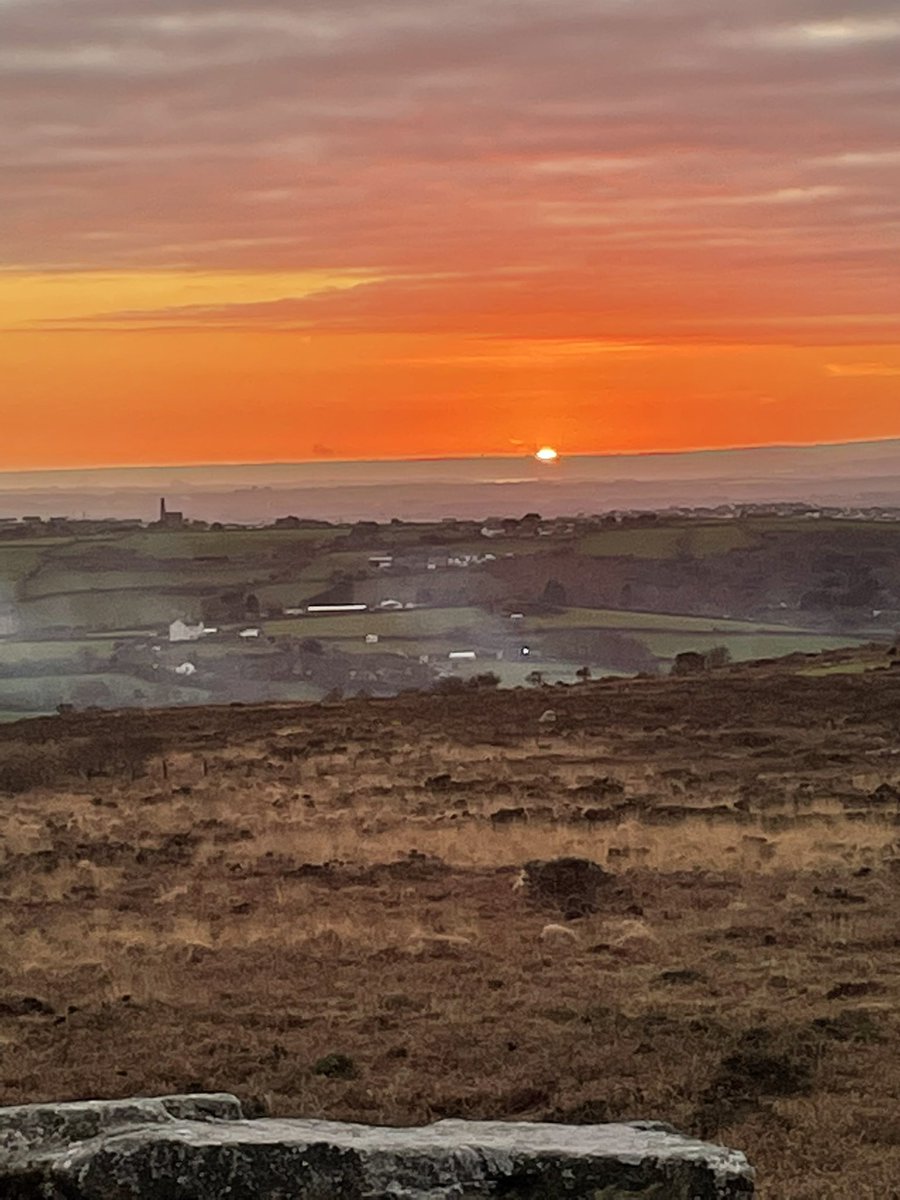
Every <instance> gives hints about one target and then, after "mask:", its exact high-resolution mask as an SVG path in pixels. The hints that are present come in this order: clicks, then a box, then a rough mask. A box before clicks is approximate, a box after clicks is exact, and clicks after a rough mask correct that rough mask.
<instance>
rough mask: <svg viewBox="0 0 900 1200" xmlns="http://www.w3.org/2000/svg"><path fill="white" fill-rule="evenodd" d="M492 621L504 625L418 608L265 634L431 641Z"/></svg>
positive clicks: (456, 611)
mask: <svg viewBox="0 0 900 1200" xmlns="http://www.w3.org/2000/svg"><path fill="white" fill-rule="evenodd" d="M492 621H495V622H497V624H500V623H501V619H499V618H491V617H490V616H488V615H487V614H486V613H484V612H482V610H481V609H478V608H417V609H406V610H403V611H395V612H388V611H386V612H367V613H347V614H346V615H336V616H332V615H330V614H327V615H322V616H317V615H315V614H312V615H311V616H303V617H289V618H285V619H284V620H275V621H266V622H265V631H266V633H270V634H274V635H283V634H291V635H293V636H295V637H314V638H330V637H342V638H343V637H349V638H352V637H356V638H360V639H361V638H363V637H365V635H366V634H367V633H377V634H379V635H380V636H384V637H390V636H391V635H393V636H394V637H403V638H416V637H423V638H430V637H440V636H445V635H446V634H448V633H452V632H454V631H455V630H460V631H467V630H478V629H480V628H484V627H485V626H487V625H489V624H490V623H491V622H492Z"/></svg>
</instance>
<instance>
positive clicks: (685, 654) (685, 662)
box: [672, 650, 706, 675]
mask: <svg viewBox="0 0 900 1200" xmlns="http://www.w3.org/2000/svg"><path fill="white" fill-rule="evenodd" d="M705 670H706V655H705V654H700V653H699V652H698V651H696V650H683V651H682V652H681V654H676V655H675V661H674V662H673V663H672V674H673V675H699V674H701V673H702V672H703V671H705Z"/></svg>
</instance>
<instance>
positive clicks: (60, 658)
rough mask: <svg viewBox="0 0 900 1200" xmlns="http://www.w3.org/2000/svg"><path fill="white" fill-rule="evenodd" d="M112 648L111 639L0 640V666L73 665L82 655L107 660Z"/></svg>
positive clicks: (113, 643)
mask: <svg viewBox="0 0 900 1200" xmlns="http://www.w3.org/2000/svg"><path fill="white" fill-rule="evenodd" d="M114 646H115V641H114V639H112V638H82V639H71V640H69V639H66V640H59V641H55V640H54V641H37V642H28V641H11V640H6V639H2V640H0V664H2V665H4V666H18V665H23V666H24V665H26V664H28V663H45V662H72V663H73V664H74V663H77V661H78V659H79V657H80V656H82V655H84V654H90V655H91V656H95V655H96V656H99V657H101V658H108V657H109V655H110V654H111V653H112V651H113V647H114Z"/></svg>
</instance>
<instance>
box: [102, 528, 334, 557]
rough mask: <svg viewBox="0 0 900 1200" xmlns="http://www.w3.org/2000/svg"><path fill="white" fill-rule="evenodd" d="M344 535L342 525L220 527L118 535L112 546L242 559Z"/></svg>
mask: <svg viewBox="0 0 900 1200" xmlns="http://www.w3.org/2000/svg"><path fill="white" fill-rule="evenodd" d="M346 534H347V530H346V528H343V527H339V526H336V527H335V528H333V529H223V530H221V531H219V530H208V531H205V532H198V533H195V532H191V531H186V532H184V533H182V532H179V531H177V530H174V531H169V530H147V531H145V532H142V533H132V534H129V535H128V536H127V537H123V538H119V539H118V540H117V541H116V545H117V546H118V547H120V548H121V549H122V550H136V551H137V552H138V553H139V554H143V555H147V556H148V557H150V558H160V559H166V558H196V557H198V556H204V557H209V556H215V557H219V556H224V557H226V558H240V559H245V560H246V559H255V558H259V557H261V556H270V557H271V556H272V555H273V554H275V555H278V554H281V553H285V552H289V551H290V549H291V547H292V546H297V547H300V548H302V549H303V550H304V551H306V550H307V549H308V548H309V546H310V544H312V545H315V544H316V543H321V544H322V545H328V544H330V543H331V542H334V541H336V540H337V539H339V538H343V537H345V536H346Z"/></svg>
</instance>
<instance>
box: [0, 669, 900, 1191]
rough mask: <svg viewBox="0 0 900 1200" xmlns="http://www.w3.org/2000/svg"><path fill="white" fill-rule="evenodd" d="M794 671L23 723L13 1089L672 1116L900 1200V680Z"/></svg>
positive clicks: (366, 1108)
mask: <svg viewBox="0 0 900 1200" xmlns="http://www.w3.org/2000/svg"><path fill="white" fill-rule="evenodd" d="M794 670H795V668H794V667H792V666H791V665H782V666H774V667H770V668H745V667H729V668H725V669H722V670H712V671H705V672H703V673H702V674H701V675H699V676H697V677H690V678H685V679H679V678H670V679H648V680H638V681H622V682H611V681H605V682H595V681H585V682H583V683H582V684H581V685H580V686H578V687H573V688H567V689H556V688H554V689H552V690H550V691H549V692H548V689H546V688H530V689H523V690H521V691H511V692H503V691H498V690H497V689H496V688H494V687H491V686H485V687H472V688H467V687H464V688H462V689H461V690H459V691H453V692H446V693H444V694H430V695H421V694H419V695H410V696H405V697H403V696H401V697H398V698H396V699H386V700H370V701H362V700H350V701H334V702H333V703H330V704H318V705H303V706H298V705H281V706H274V707H265V706H262V707H259V706H246V707H221V708H211V709H194V710H189V711H181V712H177V711H170V712H165V711H160V712H151V713H143V712H139V711H131V712H123V713H116V714H104V713H77V712H76V713H67V714H65V715H63V716H59V717H55V718H52V719H46V720H37V721H29V722H24V723H20V724H14V725H8V726H6V727H5V728H4V729H3V730H2V731H0V791H2V793H3V795H2V804H0V834H2V850H0V893H2V899H3V910H2V915H0V941H2V947H3V950H4V954H3V956H2V959H0V1046H2V1050H0V1100H2V1102H4V1103H17V1102H23V1101H29V1100H40V1099H60V1098H75V1097H82V1096H85V1095H89V1094H90V1095H99V1096H116V1095H128V1094H134V1093H157V1092H171V1091H180V1090H183V1089H194V1088H203V1089H211V1090H218V1089H227V1090H233V1091H236V1092H238V1093H239V1094H241V1095H242V1096H243V1097H244V1098H245V1099H247V1100H248V1101H249V1104H250V1109H251V1111H254V1112H268V1111H270V1112H274V1113H280V1114H288V1113H294V1114H304V1115H310V1116H329V1117H335V1118H340V1119H351V1120H361V1121H372V1122H388V1123H395V1122H396V1123H407V1122H413V1123H414V1122H420V1121H427V1120H430V1119H434V1118H437V1117H440V1116H469V1117H522V1118H535V1119H544V1120H560V1121H598V1120H601V1121H602V1120H611V1119H617V1118H635V1117H647V1118H659V1119H663V1120H668V1121H670V1122H672V1123H673V1124H674V1125H676V1126H678V1127H680V1128H683V1129H685V1130H687V1131H692V1132H695V1133H698V1134H703V1135H704V1136H708V1137H712V1138H717V1139H721V1140H723V1141H725V1142H727V1143H729V1144H733V1145H735V1146H738V1147H740V1148H742V1149H745V1150H746V1151H747V1152H748V1154H749V1155H750V1157H751V1158H752V1160H753V1161H754V1162H755V1163H756V1164H757V1165H758V1167H759V1171H760V1196H761V1197H762V1198H763V1200H784V1198H785V1197H790V1198H791V1200H846V1197H847V1196H849V1195H858V1196H860V1197H864V1196H870V1195H871V1196H889V1195H891V1194H892V1189H893V1188H894V1187H895V1182H894V1181H895V1180H896V1178H897V1175H898V1171H900V1139H898V1137H897V1129H896V1124H897V1122H896V1118H895V1115H894V1109H895V1096H896V1093H897V1090H898V1088H900V1074H898V1068H897V1064H896V1056H895V1055H892V1054H891V1053H890V1047H891V1046H892V1045H893V1044H894V1042H895V1041H896V1038H897V1035H898V1032H900V1027H898V1020H897V1011H898V1007H897V1006H898V1002H900V975H898V972H897V969H896V958H897V930H896V910H897V903H898V898H900V895H898V893H900V841H898V820H900V766H898V763H897V758H896V754H895V749H896V745H897V739H898V734H900V715H898V714H900V672H897V671H893V670H881V671H877V670H874V671H870V672H868V673H866V674H848V675H836V674H832V675H823V676H816V677H809V676H804V675H799V674H796V673H794ZM551 698H552V699H551ZM548 700H550V702H552V712H553V714H554V720H553V722H552V723H548V722H546V721H543V720H542V718H543V717H544V716H545V714H546V712H547V711H548ZM547 864H550V865H549V866H548V865H547ZM554 927H555V928H562V929H564V930H565V931H566V936H550V935H546V936H544V935H545V931H546V930H547V929H548V928H550V929H552V928H554Z"/></svg>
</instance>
